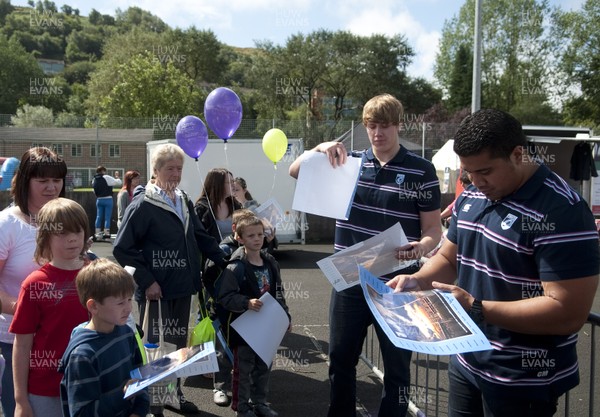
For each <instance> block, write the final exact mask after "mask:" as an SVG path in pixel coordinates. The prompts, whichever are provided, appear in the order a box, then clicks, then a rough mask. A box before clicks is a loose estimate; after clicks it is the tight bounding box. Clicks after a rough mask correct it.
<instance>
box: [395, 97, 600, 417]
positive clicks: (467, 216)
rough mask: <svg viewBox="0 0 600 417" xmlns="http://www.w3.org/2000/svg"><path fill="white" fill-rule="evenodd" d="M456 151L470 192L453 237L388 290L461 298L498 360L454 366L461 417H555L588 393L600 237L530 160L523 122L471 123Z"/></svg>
mask: <svg viewBox="0 0 600 417" xmlns="http://www.w3.org/2000/svg"><path fill="white" fill-rule="evenodd" d="M454 151H455V152H456V154H457V155H458V157H459V158H460V163H461V166H462V169H463V170H464V171H465V172H467V173H468V174H469V177H470V178H471V181H472V185H470V186H469V187H468V188H467V189H466V190H465V191H464V192H463V193H462V195H461V196H460V197H459V198H458V200H457V201H456V204H455V205H454V210H453V214H452V221H451V222H450V229H449V230H448V236H447V239H446V241H445V243H444V244H443V246H442V247H441V249H440V250H439V252H438V253H437V254H436V255H435V256H433V257H432V258H431V259H430V260H429V261H428V262H427V263H426V264H425V265H424V266H423V268H422V269H421V270H420V271H419V272H416V273H414V274H412V275H399V276H397V277H395V278H394V279H393V280H391V281H390V282H389V283H388V285H389V286H390V287H392V288H395V291H401V290H408V291H412V290H428V289H432V288H436V289H439V290H442V291H448V292H451V293H452V294H453V295H454V296H455V297H456V299H457V300H458V302H459V303H460V304H461V306H462V307H463V308H464V309H465V311H467V312H468V313H469V315H470V316H471V318H472V319H473V321H474V322H475V323H476V324H477V325H478V326H479V327H480V328H481V329H482V331H483V333H484V335H485V336H486V338H487V339H488V340H489V341H490V343H491V344H492V346H493V349H492V350H486V351H481V352H471V353H462V354H458V355H453V356H452V357H451V359H450V364H449V369H448V374H449V395H448V397H449V399H450V400H449V405H448V408H449V413H448V416H450V417H466V416H510V417H532V416H535V417H549V416H552V415H554V413H555V412H556V407H557V402H558V398H559V397H560V396H561V395H562V394H564V393H565V392H567V391H568V390H570V389H571V388H573V387H575V386H576V385H577V384H578V383H579V368H578V364H577V349H576V343H577V332H578V331H579V329H580V328H581V327H582V326H583V324H584V323H585V321H586V320H587V317H588V315H589V312H590V309H591V306H592V303H593V300H594V295H595V294H596V289H597V287H598V270H599V268H600V255H599V252H598V234H597V232H596V228H595V225H594V216H593V215H592V213H591V211H590V208H589V206H588V204H587V202H586V201H585V200H584V199H582V198H581V197H580V196H579V194H577V192H575V191H574V190H573V189H572V188H571V187H569V185H568V184H567V183H566V182H565V181H564V180H563V179H562V178H561V177H559V176H558V175H557V174H555V173H554V172H552V171H551V170H550V169H549V168H548V167H547V166H545V165H540V164H538V163H537V162H536V161H535V160H534V159H533V158H532V156H531V155H529V154H528V153H527V141H526V138H525V135H524V133H523V129H522V127H521V124H520V123H519V121H518V120H517V119H515V118H514V117H513V116H511V115H510V114H508V113H505V112H503V111H500V110H494V109H485V110H480V111H478V112H475V113H473V114H472V115H470V116H467V117H466V118H465V119H464V120H463V122H462V123H461V124H460V126H459V128H458V131H457V132H456V135H455V136H454Z"/></svg>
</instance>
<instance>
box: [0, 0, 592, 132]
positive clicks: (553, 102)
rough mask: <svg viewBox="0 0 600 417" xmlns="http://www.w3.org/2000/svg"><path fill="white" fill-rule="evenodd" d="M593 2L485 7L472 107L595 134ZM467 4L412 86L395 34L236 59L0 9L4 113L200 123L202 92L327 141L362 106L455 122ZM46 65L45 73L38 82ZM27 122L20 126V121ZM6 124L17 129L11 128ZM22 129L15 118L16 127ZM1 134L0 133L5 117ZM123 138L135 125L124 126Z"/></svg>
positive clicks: (405, 51)
mask: <svg viewBox="0 0 600 417" xmlns="http://www.w3.org/2000/svg"><path fill="white" fill-rule="evenodd" d="M599 4H600V0H587V1H586V2H585V4H584V6H583V8H582V10H581V11H574V12H568V13H566V12H563V11H561V10H560V9H552V8H550V7H549V6H548V1H547V0H515V1H512V0H498V1H497V2H486V3H485V5H486V6H485V11H484V31H483V32H484V54H483V56H484V61H483V63H482V70H483V73H482V106H484V107H497V108H500V109H503V110H506V111H510V112H512V113H514V114H515V115H516V116H517V117H519V118H521V120H522V121H523V122H524V123H534V124H562V123H565V122H566V123H570V124H586V123H587V124H589V125H593V126H598V125H600V116H599V113H600V109H599V108H598V106H599V104H598V103H599V102H600V100H599V99H598V97H599V93H598V88H599V87H598V86H599V85H600V81H598V80H597V78H598V75H597V74H598V71H597V69H598V63H599V62H600V60H599V59H598V56H600V54H599V53H598V45H599V44H600V42H599V39H598V37H599V36H600V35H598V31H597V28H596V29H594V24H595V23H597V21H598V18H599V16H600V11H599V9H600V5H599ZM473 10H474V0H465V4H464V6H463V7H462V9H461V11H460V13H459V15H458V16H454V17H453V18H452V19H450V20H448V21H446V23H445V26H444V30H443V33H442V38H441V41H440V45H439V51H438V56H437V60H436V66H435V77H436V82H435V83H434V84H432V83H430V82H428V81H427V80H425V79H422V78H413V77H410V76H409V75H408V74H407V72H406V68H407V66H408V65H409V64H410V63H411V61H412V59H413V58H414V54H415V52H414V51H413V49H412V48H411V45H409V43H408V42H407V40H406V38H405V37H404V35H402V34H401V33H399V34H397V35H394V36H384V35H371V36H359V35H355V34H352V33H350V32H347V31H329V30H326V29H321V30H318V31H314V32H311V33H296V34H292V35H290V36H289V37H288V38H287V40H286V42H285V44H283V45H274V44H271V43H268V42H257V43H256V45H255V48H234V47H231V46H228V45H226V44H224V43H222V42H221V41H219V39H218V38H217V37H216V35H215V34H214V32H212V31H211V30H210V29H209V28H197V27H194V26H192V27H188V28H185V29H181V28H171V27H169V26H168V25H167V24H166V23H165V22H163V21H162V20H161V19H160V18H159V17H157V16H155V15H153V14H152V13H150V12H148V11H145V10H143V9H141V8H139V7H130V8H128V9H126V10H120V9H117V10H116V11H115V13H114V15H112V16H111V15H106V14H101V13H99V12H98V11H96V10H95V9H93V10H92V11H91V12H90V13H89V16H81V14H80V11H79V10H78V9H76V8H73V7H71V6H69V5H66V4H65V5H62V6H60V7H59V6H57V5H56V4H55V3H54V2H52V1H49V0H44V1H37V2H35V3H34V2H33V1H32V0H30V1H29V7H16V6H12V5H11V4H10V2H9V1H3V2H1V3H0V23H1V27H0V114H9V115H16V114H17V112H18V111H19V114H20V115H21V116H22V120H27V121H28V122H27V123H30V124H32V125H35V124H36V117H33V116H32V115H29V116H27V115H26V113H27V112H28V111H31V112H33V111H36V112H38V113H39V114H44V117H43V120H44V123H47V119H48V112H47V111H40V106H41V107H43V108H46V109H49V110H50V112H51V114H52V115H53V116H52V117H53V118H54V123H55V125H57V126H88V125H90V124H91V123H101V124H102V125H103V126H107V127H108V126H112V125H114V124H115V123H119V122H117V120H120V119H122V118H130V119H144V118H146V119H147V118H156V117H165V116H169V117H171V118H175V117H181V116H183V115H185V114H196V115H199V116H201V109H202V108H203V104H204V100H205V98H206V96H207V94H208V93H209V92H210V91H211V90H212V89H214V88H215V87H218V86H227V87H231V88H233V89H235V91H236V92H237V93H238V95H239V96H240V98H241V100H242V103H243V106H244V118H245V119H272V118H277V119H280V120H297V121H300V122H301V123H302V124H303V125H304V126H305V127H308V128H310V127H311V126H312V125H313V124H316V123H322V122H326V124H327V125H329V126H330V127H331V129H330V131H329V133H326V132H325V133H321V134H320V137H321V139H326V138H327V135H330V136H331V135H332V134H333V133H332V132H334V131H335V129H334V127H335V125H336V124H338V123H339V122H340V121H343V120H358V119H360V112H361V108H362V105H363V103H364V102H365V101H366V100H367V99H368V98H370V97H371V96H373V95H374V94H378V93H380V92H383V91H386V92H389V93H391V94H394V95H396V96H397V97H398V98H399V99H400V100H401V101H402V102H403V103H404V104H405V106H406V112H407V113H409V114H413V115H424V117H426V118H428V120H427V121H431V122H440V121H447V120H456V119H457V118H459V117H461V116H462V115H464V113H465V108H468V107H469V105H470V96H471V93H470V91H471V90H470V88H471V86H470V83H471V73H472V70H471V66H472V33H473V28H472V26H473ZM40 64H41V65H45V67H44V68H47V67H48V66H49V67H52V68H54V70H53V71H51V72H48V70H46V72H45V73H44V72H43V71H42V67H41V66H40ZM26 116H27V117H26ZM13 119H14V118H13ZM17 120H18V119H17ZM1 122H2V123H7V120H6V118H4V119H2V121H1ZM128 123H129V124H128V125H127V126H123V127H144V126H140V123H142V122H135V121H129V122H128Z"/></svg>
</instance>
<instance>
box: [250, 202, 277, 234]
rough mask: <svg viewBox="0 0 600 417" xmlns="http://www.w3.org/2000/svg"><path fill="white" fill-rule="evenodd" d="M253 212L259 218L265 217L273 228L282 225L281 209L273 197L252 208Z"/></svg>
mask: <svg viewBox="0 0 600 417" xmlns="http://www.w3.org/2000/svg"><path fill="white" fill-rule="evenodd" d="M254 213H256V215H257V216H258V218H259V219H266V220H267V221H268V222H269V223H270V224H271V225H272V226H273V227H275V228H280V227H282V226H283V225H282V222H283V209H282V208H281V205H280V204H279V203H278V202H277V200H276V199H275V198H273V197H271V198H269V199H268V200H267V201H265V202H264V203H262V204H261V205H260V206H258V207H257V208H256V209H255V210H254Z"/></svg>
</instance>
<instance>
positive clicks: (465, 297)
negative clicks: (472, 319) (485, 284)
mask: <svg viewBox="0 0 600 417" xmlns="http://www.w3.org/2000/svg"><path fill="white" fill-rule="evenodd" d="M431 285H432V286H433V288H435V289H438V290H442V291H447V292H449V293H452V295H453V296H454V298H456V300H457V301H458V302H459V303H460V305H461V306H462V308H464V309H465V311H466V312H467V313H468V312H469V310H471V306H472V305H473V301H475V297H473V296H472V295H471V294H469V293H468V292H467V291H465V290H463V289H462V288H460V287H457V286H456V285H450V284H443V283H441V282H437V281H433V282H432V283H431Z"/></svg>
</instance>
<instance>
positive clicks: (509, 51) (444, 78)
mask: <svg viewBox="0 0 600 417" xmlns="http://www.w3.org/2000/svg"><path fill="white" fill-rule="evenodd" d="M474 8H475V6H474V0H466V2H465V4H464V5H463V7H462V8H461V10H460V12H459V15H458V16H455V17H453V18H452V19H451V20H449V21H447V22H446V23H445V24H444V28H443V30H442V38H441V40H440V47H439V52H438V54H437V57H436V63H435V69H434V75H435V77H436V79H437V81H438V82H439V84H440V85H441V87H442V89H443V91H444V93H445V94H448V93H449V90H450V86H451V84H452V74H453V65H454V59H455V57H457V56H458V51H459V48H466V49H467V50H472V49H473V30H474V29H473V26H474ZM551 19H552V15H551V9H550V7H549V5H548V0H497V1H493V2H492V1H489V2H484V8H483V11H482V37H483V46H482V49H483V53H482V57H483V59H482V63H481V71H482V74H481V84H482V87H481V93H482V98H481V102H482V107H495V108H498V109H501V110H505V111H510V109H511V108H513V107H515V106H519V105H520V103H522V102H525V101H530V100H532V99H535V100H537V101H539V102H540V103H545V102H547V101H548V98H549V94H550V86H549V80H550V79H551V78H552V74H553V68H555V67H556V63H555V62H554V54H553V51H554V48H555V44H554V39H553V38H552V37H551V36H550V35H551V34H550V27H551V26H552V22H551ZM528 96H533V97H528ZM523 122H525V123H526V122H527V121H523Z"/></svg>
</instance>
